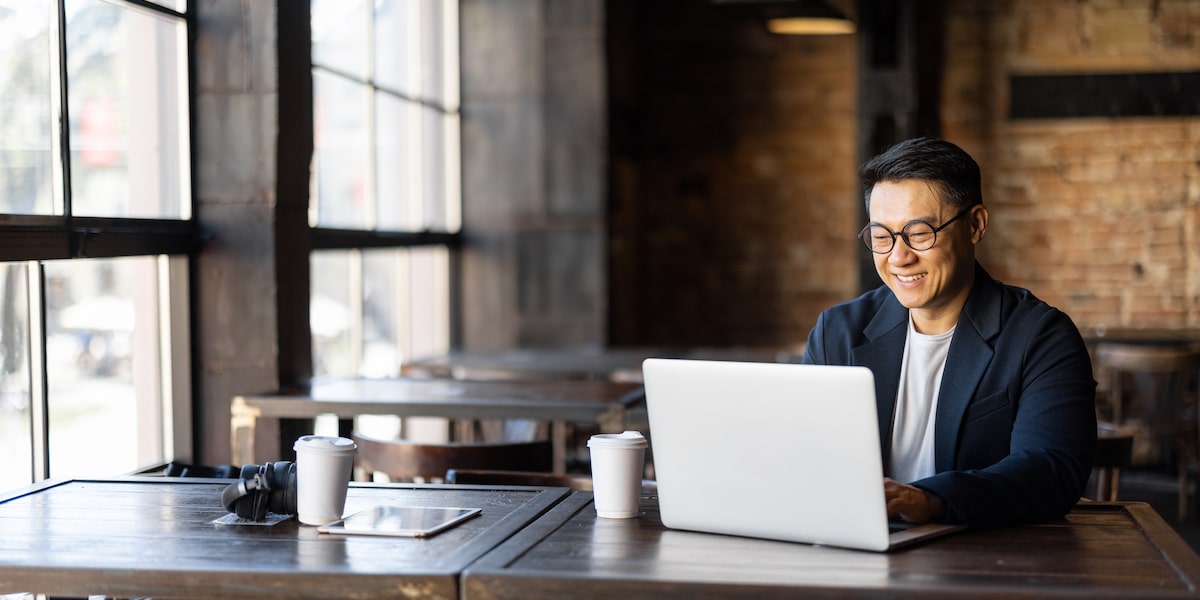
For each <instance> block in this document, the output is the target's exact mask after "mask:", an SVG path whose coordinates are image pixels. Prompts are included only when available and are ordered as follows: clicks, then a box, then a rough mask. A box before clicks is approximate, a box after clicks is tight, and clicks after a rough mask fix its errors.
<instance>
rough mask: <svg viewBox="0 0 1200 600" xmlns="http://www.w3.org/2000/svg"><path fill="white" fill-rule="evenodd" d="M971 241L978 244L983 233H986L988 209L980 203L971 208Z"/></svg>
mask: <svg viewBox="0 0 1200 600" xmlns="http://www.w3.org/2000/svg"><path fill="white" fill-rule="evenodd" d="M970 218H971V243H972V244H978V243H979V242H980V240H982V239H983V234H985V233H987V226H988V209H987V207H986V206H984V205H982V204H980V205H978V206H976V207H975V208H973V209H971V217H970Z"/></svg>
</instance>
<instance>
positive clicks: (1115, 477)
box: [1105, 467, 1121, 502]
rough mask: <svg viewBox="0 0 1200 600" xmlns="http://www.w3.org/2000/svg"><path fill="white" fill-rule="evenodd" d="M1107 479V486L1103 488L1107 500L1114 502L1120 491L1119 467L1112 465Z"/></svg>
mask: <svg viewBox="0 0 1200 600" xmlns="http://www.w3.org/2000/svg"><path fill="white" fill-rule="evenodd" d="M1107 479H1108V482H1107V485H1108V487H1107V488H1106V490H1105V491H1106V493H1107V494H1108V496H1107V500H1108V501H1109V502H1116V501H1117V496H1118V495H1119V494H1120V491H1121V467H1113V468H1112V473H1110V474H1109V476H1108V478H1107Z"/></svg>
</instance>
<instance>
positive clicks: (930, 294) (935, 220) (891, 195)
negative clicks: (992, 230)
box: [870, 179, 987, 333]
mask: <svg viewBox="0 0 1200 600" xmlns="http://www.w3.org/2000/svg"><path fill="white" fill-rule="evenodd" d="M870 213H871V214H870V219H871V222H872V223H876V224H879V225H883V226H884V227H887V228H888V229H889V230H891V231H900V230H902V229H904V227H905V225H908V224H909V223H912V222H913V221H924V222H926V223H928V224H930V225H932V226H933V227H935V228H936V227H939V226H941V225H942V224H944V223H946V222H947V221H949V220H950V219H952V218H954V216H955V215H957V214H958V210H957V209H956V208H955V207H954V206H953V205H951V204H949V203H947V202H944V201H943V200H942V199H941V197H940V194H939V193H938V190H937V189H936V188H935V187H934V185H933V184H932V183H930V182H927V181H923V180H919V179H905V180H901V181H891V182H889V181H884V182H880V183H877V184H875V187H874V188H873V189H872V190H871V209H870ZM986 226H987V209H985V208H984V207H983V206H975V207H973V208H972V209H971V210H970V211H968V212H967V213H966V214H964V215H963V216H962V217H961V218H959V219H958V220H956V221H954V222H953V223H950V224H949V225H948V226H947V227H946V228H945V229H942V230H941V231H939V232H937V238H936V239H937V241H936V243H935V244H934V245H933V247H932V248H929V249H928V250H923V251H916V250H913V249H912V248H910V247H908V245H907V244H905V243H904V239H903V238H902V237H901V236H897V237H896V243H895V245H894V246H893V247H892V250H891V252H888V253H887V254H873V256H874V257H875V271H876V272H878V273H879V278H880V279H882V280H883V283H884V284H885V285H887V286H888V288H890V289H891V290H892V293H893V294H895V295H896V299H897V300H899V301H900V303H901V304H902V305H904V306H905V307H907V308H909V309H910V310H912V311H914V319H915V320H916V322H917V323H918V325H919V324H920V323H921V322H922V321H925V322H927V323H929V322H942V323H943V324H944V323H949V326H948V327H946V328H945V329H944V330H947V331H948V330H949V327H953V323H956V322H957V320H958V313H959V312H960V311H961V309H962V306H963V304H964V303H965V302H966V298H967V295H968V294H969V293H970V291H971V290H970V287H971V284H972V281H973V276H974V269H975V267H974V265H975V244H976V243H978V242H979V240H980V239H981V238H982V237H983V232H984V230H985V228H986ZM918 329H919V330H920V329H921V327H918ZM935 329H940V327H935ZM924 333H938V331H924Z"/></svg>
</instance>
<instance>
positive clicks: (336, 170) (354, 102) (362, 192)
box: [310, 71, 371, 229]
mask: <svg viewBox="0 0 1200 600" xmlns="http://www.w3.org/2000/svg"><path fill="white" fill-rule="evenodd" d="M313 87H314V94H315V99H314V101H315V103H316V107H315V111H314V112H315V114H316V124H315V139H314V140H313V144H314V146H315V152H314V156H313V165H314V168H313V177H314V179H315V181H314V184H315V185H314V186H313V198H312V205H313V206H314V207H315V208H316V214H315V219H313V218H310V222H311V223H312V224H313V225H320V226H322V227H343V228H352V229H363V228H368V227H370V225H371V223H370V222H369V217H370V215H369V214H368V212H367V202H368V193H369V189H368V183H369V182H368V180H367V177H368V173H367V169H368V165H367V162H368V160H367V148H368V146H367V144H368V141H367V123H366V117H365V114H366V110H367V88H366V86H363V85H361V84H358V83H353V82H349V81H346V80H345V79H343V78H341V77H337V76H334V75H328V74H324V73H322V72H320V71H315V72H313Z"/></svg>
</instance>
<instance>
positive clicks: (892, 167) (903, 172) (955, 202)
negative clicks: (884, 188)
mask: <svg viewBox="0 0 1200 600" xmlns="http://www.w3.org/2000/svg"><path fill="white" fill-rule="evenodd" d="M858 176H859V180H860V181H861V182H862V186H863V200H864V201H865V202H866V204H867V209H868V210H870V208H871V190H872V189H874V187H875V184H877V183H879V182H883V181H887V182H896V181H902V180H905V179H920V180H922V181H928V182H929V183H931V184H933V185H934V186H935V187H936V188H937V189H938V190H939V191H940V192H941V194H942V198H943V199H944V200H945V201H946V202H949V203H950V204H951V205H952V206H954V207H955V208H958V209H963V208H967V207H968V206H974V205H976V204H982V203H983V190H982V184H981V183H980V175H979V165H978V164H977V163H976V162H975V159H973V158H971V155H970V154H967V153H966V151H964V150H963V149H962V148H959V147H958V146H955V145H954V144H951V143H950V142H947V141H945V140H940V139H937V138H930V137H919V138H913V139H910V140H905V141H903V142H900V143H899V144H896V145H895V146H892V147H891V148H888V149H887V150H885V151H884V152H883V153H882V154H880V155H878V156H876V157H875V158H872V159H871V160H869V161H867V163H866V164H864V165H863V166H862V167H861V168H859V170H858Z"/></svg>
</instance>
